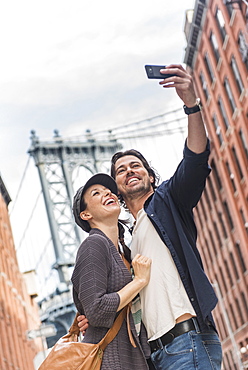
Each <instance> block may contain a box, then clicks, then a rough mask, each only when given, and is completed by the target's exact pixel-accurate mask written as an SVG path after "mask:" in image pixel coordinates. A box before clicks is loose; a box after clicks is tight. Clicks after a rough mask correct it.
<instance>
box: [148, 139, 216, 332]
mask: <svg viewBox="0 0 248 370" xmlns="http://www.w3.org/2000/svg"><path fill="white" fill-rule="evenodd" d="M209 153H210V150H209V142H208V144H207V148H206V151H204V152H203V153H201V154H195V153H193V152H192V151H191V150H190V149H189V148H188V147H187V145H185V148H184V157H183V160H182V161H181V162H180V164H179V166H178V168H177V170H176V172H175V174H174V175H173V176H172V177H171V178H170V179H169V180H167V181H164V182H163V183H162V184H161V185H159V186H158V188H157V189H156V190H155V192H154V194H153V195H151V197H150V198H148V199H147V201H146V202H145V205H144V209H145V211H146V213H147V215H148V217H149V218H150V220H151V221H152V223H153V225H154V226H155V228H156V230H157V232H158V234H159V236H160V237H161V239H162V240H163V242H164V243H165V244H166V246H167V247H168V248H169V250H170V252H171V255H172V258H173V260H174V262H175V264H176V267H177V269H178V272H179V275H180V277H181V280H182V282H183V284H184V287H185V289H186V292H187V294H188V297H189V299H190V301H191V303H192V305H193V307H194V310H195V312H196V314H197V318H198V322H199V325H200V329H201V330H206V329H207V327H208V326H207V325H208V324H209V322H210V323H211V324H212V325H213V326H214V327H215V325H214V321H213V317H212V314H211V311H212V310H213V309H214V307H215V306H216V304H217V297H216V295H215V292H214V290H213V288H212V286H211V284H210V282H209V280H208V278H207V276H206V275H205V272H204V270H203V265H202V261H201V257H200V254H199V252H198V249H197V247H196V238H197V230H196V226H195V222H194V218H193V208H194V207H195V206H196V204H197V202H198V201H199V199H200V197H201V194H202V192H203V190H204V187H205V183H206V178H207V176H208V175H209V173H210V171H211V170H210V168H209V166H208V157H209Z"/></svg>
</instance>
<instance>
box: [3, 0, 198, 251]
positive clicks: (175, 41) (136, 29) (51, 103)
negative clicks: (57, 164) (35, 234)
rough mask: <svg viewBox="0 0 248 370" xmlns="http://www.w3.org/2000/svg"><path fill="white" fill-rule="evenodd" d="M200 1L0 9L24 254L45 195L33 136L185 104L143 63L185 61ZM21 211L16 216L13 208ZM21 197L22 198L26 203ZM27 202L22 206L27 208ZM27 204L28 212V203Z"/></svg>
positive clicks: (6, 165)
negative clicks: (37, 197)
mask: <svg viewBox="0 0 248 370" xmlns="http://www.w3.org/2000/svg"><path fill="white" fill-rule="evenodd" d="M194 3H195V1H194V0H177V1H174V2H172V1H168V0H167V1H166V0H164V1H162V0H153V1H152V2H149V1H140V0H132V1H131V0H125V1H114V0H105V1H102V0H95V1H84V0H80V1H79V0H70V1H66V0H42V1H39V0H36V1H33V0H32V1H31V0H22V1H20V0H9V1H5V2H2V4H1V7H0V50H1V58H0V86H1V89H0V127H1V135H0V174H1V176H2V178H3V181H4V183H5V185H6V187H7V189H8V191H9V193H10V196H11V198H12V203H11V204H10V206H9V209H10V211H11V212H12V211H13V214H12V216H11V221H12V228H13V233H14V237H15V238H16V244H17V248H18V245H19V243H20V238H21V235H22V233H23V232H24V228H25V226H24V224H22V222H21V221H22V220H21V219H24V218H25V217H26V218H28V217H29V216H28V215H29V213H28V212H29V211H30V207H31V203H32V205H33V200H31V193H35V190H34V189H36V188H37V187H38V185H39V184H38V173H37V170H36V169H35V166H34V163H33V162H32V163H31V165H32V166H33V172H32V174H29V177H28V176H27V179H26V183H25V187H26V188H28V187H29V189H31V190H29V194H28V195H27V194H25V192H24V191H23V190H22V192H23V194H22V193H21V192H19V194H18V189H19V186H20V182H21V179H22V176H23V173H24V170H25V166H26V164H27V161H28V154H27V151H28V149H29V147H30V131H31V130H35V131H36V134H37V136H39V137H40V139H41V140H42V141H43V140H51V138H52V137H53V131H54V129H58V130H59V132H60V134H61V135H62V136H63V137H73V136H78V135H83V134H84V133H85V131H86V130H87V129H89V128H90V129H91V130H92V131H93V132H94V130H99V129H102V128H103V129H106V128H108V127H115V126H116V125H122V124H126V123H129V122H136V121H137V120H142V119H146V118H147V117H153V116H155V115H157V114H160V113H164V112H166V111H168V110H170V109H173V108H175V107H176V108H178V107H180V106H181V105H182V103H181V102H180V101H179V98H178V97H177V96H176V93H175V91H173V90H172V89H169V90H167V89H166V90H165V89H162V87H161V86H159V85H158V81H152V80H148V79H147V78H146V74H145V70H144V65H145V64H170V63H182V62H183V56H184V49H185V47H186V40H185V36H184V32H183V27H184V21H185V12H186V10H187V9H192V8H194ZM17 196H18V197H19V198H18V202H19V203H20V204H22V210H21V213H20V206H19V213H17V214H16V215H15V212H16V211H15V209H14V208H13V205H15V204H16V208H18V207H17V204H18V202H17ZM21 198H22V200H20V199H21ZM21 202H23V203H21ZM29 203H30V204H29Z"/></svg>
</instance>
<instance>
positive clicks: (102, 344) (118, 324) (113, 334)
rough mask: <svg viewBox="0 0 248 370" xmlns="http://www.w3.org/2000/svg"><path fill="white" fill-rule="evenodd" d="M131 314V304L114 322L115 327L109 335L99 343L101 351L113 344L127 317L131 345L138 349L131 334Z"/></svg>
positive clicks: (110, 330) (109, 331)
mask: <svg viewBox="0 0 248 370" xmlns="http://www.w3.org/2000/svg"><path fill="white" fill-rule="evenodd" d="M129 312H130V304H128V305H126V306H125V307H124V308H123V309H122V310H121V312H120V313H119V315H118V316H117V318H116V319H115V322H114V324H113V326H112V327H111V328H110V329H109V330H108V332H107V334H106V335H105V336H104V337H103V338H102V340H101V341H100V342H99V343H98V344H99V346H100V347H101V349H102V350H103V351H104V350H105V348H106V347H107V345H108V344H109V343H110V342H112V340H113V339H114V338H115V337H116V335H117V334H118V332H119V330H120V328H121V325H122V323H123V320H124V319H125V317H127V327H128V335H129V339H130V342H131V344H132V346H133V347H136V345H135V342H134V339H133V336H132V332H131V329H130V323H129Z"/></svg>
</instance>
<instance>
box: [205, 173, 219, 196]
mask: <svg viewBox="0 0 248 370" xmlns="http://www.w3.org/2000/svg"><path fill="white" fill-rule="evenodd" d="M207 182H208V183H209V188H210V193H211V194H212V196H213V199H214V201H216V199H217V198H216V194H215V191H214V187H213V183H212V179H211V177H209V176H208V177H207Z"/></svg>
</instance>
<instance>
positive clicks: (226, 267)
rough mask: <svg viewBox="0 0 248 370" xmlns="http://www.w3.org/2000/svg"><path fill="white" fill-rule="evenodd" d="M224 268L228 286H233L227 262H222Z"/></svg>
mask: <svg viewBox="0 0 248 370" xmlns="http://www.w3.org/2000/svg"><path fill="white" fill-rule="evenodd" d="M224 266H225V269H226V273H227V276H228V279H229V282H230V285H231V286H233V279H232V275H231V272H230V269H229V266H228V263H227V260H224Z"/></svg>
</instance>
